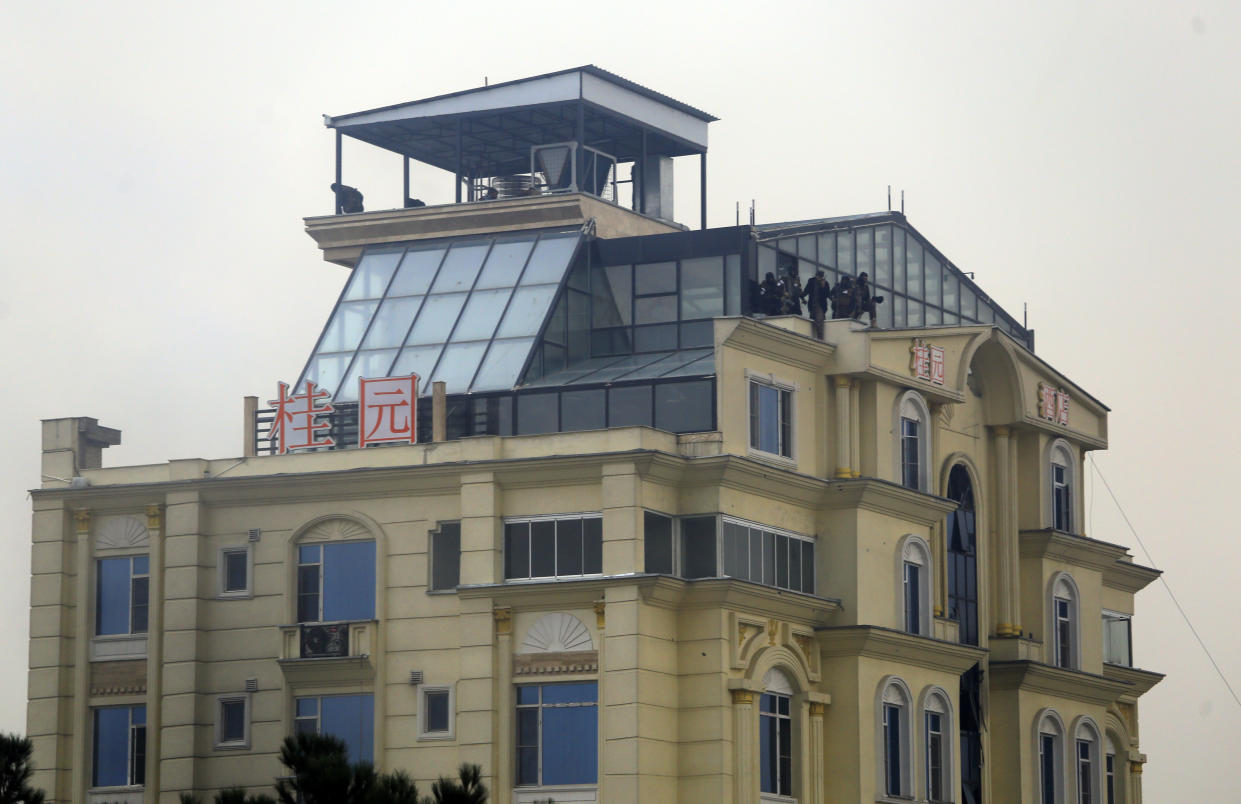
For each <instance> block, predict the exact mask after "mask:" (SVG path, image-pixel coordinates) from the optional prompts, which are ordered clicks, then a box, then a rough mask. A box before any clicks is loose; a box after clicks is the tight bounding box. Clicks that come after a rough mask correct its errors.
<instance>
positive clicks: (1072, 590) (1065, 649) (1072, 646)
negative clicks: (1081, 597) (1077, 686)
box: [1047, 572, 1080, 669]
mask: <svg viewBox="0 0 1241 804" xmlns="http://www.w3.org/2000/svg"><path fill="white" fill-rule="evenodd" d="M1077 607H1078V594H1077V585H1076V584H1075V583H1073V578H1072V577H1071V576H1069V575H1068V574H1066V573H1063V572H1061V573H1059V574H1057V575H1056V577H1055V578H1053V579H1052V582H1051V611H1050V615H1051V620H1050V627H1049V628H1048V629H1047V631H1048V633H1049V634H1050V635H1051V644H1052V657H1051V658H1052V664H1054V665H1056V666H1057V667H1066V668H1070V669H1072V668H1076V667H1077V666H1078V665H1079V664H1080V657H1079V656H1078V650H1079V648H1078V646H1079V644H1080V643H1079V640H1078V627H1079V619H1078V614H1077Z"/></svg>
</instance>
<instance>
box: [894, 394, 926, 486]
mask: <svg viewBox="0 0 1241 804" xmlns="http://www.w3.org/2000/svg"><path fill="white" fill-rule="evenodd" d="M930 428H931V413H930V410H929V409H928V408H927V406H926V402H925V401H924V400H923V399H922V396H921V394H919V393H918V392H917V391H906V392H905V393H904V394H903V395H902V396H901V397H900V399H899V400H897V405H896V421H895V422H894V424H893V431H894V433H895V435H896V470H897V473H898V477H899V479H900V482H901V485H903V486H905V487H906V488H911V489H916V490H918V491H927V490H928V488H929V487H930V483H929V481H928V479H927V477H928V475H927V470H928V467H929V466H930V452H929V449H928V443H929V439H930V435H931V430H930Z"/></svg>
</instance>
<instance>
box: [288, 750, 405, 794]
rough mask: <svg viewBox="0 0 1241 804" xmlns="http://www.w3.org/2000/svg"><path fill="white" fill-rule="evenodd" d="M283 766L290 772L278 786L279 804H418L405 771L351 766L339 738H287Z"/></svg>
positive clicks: (366, 765) (367, 763)
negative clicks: (386, 771) (387, 770)
mask: <svg viewBox="0 0 1241 804" xmlns="http://www.w3.org/2000/svg"><path fill="white" fill-rule="evenodd" d="M280 762H281V763H282V764H283V765H284V766H285V767H286V768H288V769H289V771H290V772H291V775H290V777H289V778H285V779H280V780H278V781H277V782H276V796H277V798H278V799H279V802H280V804H419V799H418V787H417V785H415V784H414V782H413V780H412V779H410V777H409V776H408V775H407V774H406V773H405V772H404V771H396V772H394V773H376V772H375V768H374V766H373V765H371V763H369V762H357V763H354V764H352V765H351V764H349V759H348V753H347V752H346V749H345V744H344V742H343V741H341V740H340V739H339V738H337V737H332V736H330V735H326V734H298V735H296V736H294V737H286V738H285V739H284V743H283V744H282V745H281V746H280Z"/></svg>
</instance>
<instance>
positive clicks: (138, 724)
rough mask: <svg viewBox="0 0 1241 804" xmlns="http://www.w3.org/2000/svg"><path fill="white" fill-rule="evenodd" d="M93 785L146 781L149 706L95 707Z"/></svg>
mask: <svg viewBox="0 0 1241 804" xmlns="http://www.w3.org/2000/svg"><path fill="white" fill-rule="evenodd" d="M94 720H95V723H94V730H95V733H94V740H93V752H92V757H93V759H94V762H93V765H92V768H91V786H92V787H128V786H136V785H141V784H145V783H146V754H147V726H146V723H147V708H146V707H145V706H142V705H139V706H108V707H103V708H99V709H96V710H95V718H94Z"/></svg>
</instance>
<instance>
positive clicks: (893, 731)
mask: <svg viewBox="0 0 1241 804" xmlns="http://www.w3.org/2000/svg"><path fill="white" fill-rule="evenodd" d="M877 731H878V735H879V741H880V750H879V752H878V754H877V755H878V756H879V757H881V758H882V762H881V764H880V766H879V779H880V781H879V789H880V790H882V791H883V793H884V795H888V796H905V797H912V796H913V774H912V772H911V769H910V765H911V762H910V758H911V752H910V744H911V739H910V695H909V688H908V687H907V686H905V682H903V681H901V680H900V679H899V678H895V677H891V676H890V677H888V678H887V679H886V680H885V682H884V684H883V686H882V687H881V693H880V696H879V723H878V730H877Z"/></svg>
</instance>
